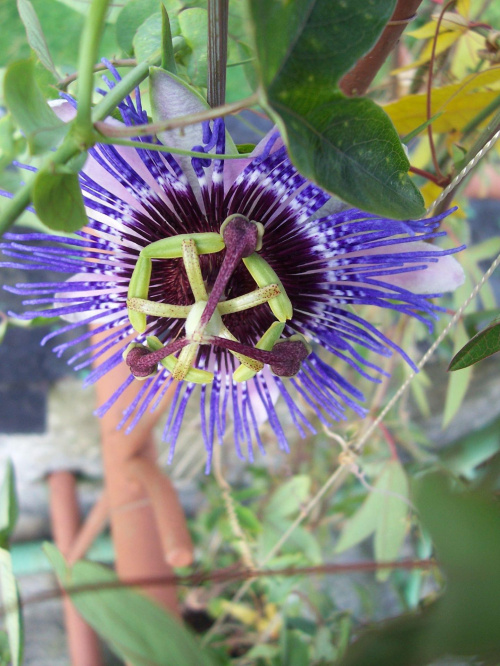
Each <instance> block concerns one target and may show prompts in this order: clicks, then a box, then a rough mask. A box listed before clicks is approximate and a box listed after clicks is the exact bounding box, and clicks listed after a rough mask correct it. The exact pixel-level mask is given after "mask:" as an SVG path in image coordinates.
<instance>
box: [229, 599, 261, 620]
mask: <svg viewBox="0 0 500 666" xmlns="http://www.w3.org/2000/svg"><path fill="white" fill-rule="evenodd" d="M222 608H223V609H224V611H225V612H226V613H230V614H231V615H232V616H233V617H234V618H236V619H237V620H239V621H240V622H242V623H243V624H246V625H248V626H253V625H254V624H255V623H256V622H257V621H258V619H259V614H258V613H257V611H255V610H253V608H249V607H248V606H246V605H245V604H237V603H233V602H232V601H226V600H223V602H222Z"/></svg>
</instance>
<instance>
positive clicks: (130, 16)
mask: <svg viewBox="0 0 500 666" xmlns="http://www.w3.org/2000/svg"><path fill="white" fill-rule="evenodd" d="M159 8H160V3H159V2H158V0H130V2H127V4H126V5H125V7H124V8H123V9H122V10H121V12H120V13H119V14H118V18H117V19H116V41H117V42H118V45H119V46H120V48H122V49H123V50H124V51H125V52H126V53H128V54H131V53H132V51H133V40H134V36H135V33H136V32H137V30H138V28H139V26H140V25H142V24H143V23H144V21H145V20H146V19H147V18H149V17H150V16H151V15H152V14H156V13H157V12H158V11H159Z"/></svg>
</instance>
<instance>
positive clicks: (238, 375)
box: [233, 321, 285, 382]
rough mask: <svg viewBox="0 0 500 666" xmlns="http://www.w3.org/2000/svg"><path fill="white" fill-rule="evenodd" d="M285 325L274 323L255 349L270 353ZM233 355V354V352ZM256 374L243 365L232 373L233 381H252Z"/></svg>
mask: <svg viewBox="0 0 500 666" xmlns="http://www.w3.org/2000/svg"><path fill="white" fill-rule="evenodd" d="M284 328H285V324H283V323H281V322H279V321H274V322H273V323H272V324H271V326H269V328H268V329H267V331H266V332H265V333H264V335H263V336H262V337H261V338H260V340H259V341H258V342H257V344H256V345H255V347H256V348H257V349H264V350H266V351H271V350H272V348H273V347H274V345H275V344H276V342H278V340H279V337H280V335H281V334H282V333H283V329H284ZM233 353H234V352H233ZM256 374H257V373H256V372H255V371H254V370H251V369H250V368H248V367H245V366H244V365H243V364H242V365H240V367H239V368H236V370H235V371H234V373H233V379H234V381H235V382H245V381H248V380H249V379H252V377H254V376H255V375H256Z"/></svg>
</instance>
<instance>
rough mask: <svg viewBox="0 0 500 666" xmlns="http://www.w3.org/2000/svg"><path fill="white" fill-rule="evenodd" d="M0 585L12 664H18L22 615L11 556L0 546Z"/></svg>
mask: <svg viewBox="0 0 500 666" xmlns="http://www.w3.org/2000/svg"><path fill="white" fill-rule="evenodd" d="M0 586H1V590H2V603H3V606H4V608H5V609H6V611H5V625H6V628H7V633H8V635H9V646H10V655H11V660H12V666H20V664H22V661H23V652H24V628H23V616H22V614H21V607H20V604H19V590H18V588H17V583H16V579H15V577H14V574H13V571H12V558H11V556H10V553H9V551H8V550H4V549H3V548H0Z"/></svg>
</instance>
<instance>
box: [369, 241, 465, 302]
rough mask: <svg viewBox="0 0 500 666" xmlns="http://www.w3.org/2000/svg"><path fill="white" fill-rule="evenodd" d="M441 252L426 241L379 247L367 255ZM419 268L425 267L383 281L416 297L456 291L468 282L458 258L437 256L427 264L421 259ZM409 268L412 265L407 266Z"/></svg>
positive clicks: (385, 277)
mask: <svg viewBox="0 0 500 666" xmlns="http://www.w3.org/2000/svg"><path fill="white" fill-rule="evenodd" d="M429 251H430V252H439V249H438V248H436V247H434V246H433V245H430V244H429V243H425V242H423V241H415V242H414V243H402V244H400V245H392V246H390V247H389V248H387V247H378V248H374V249H373V250H368V251H366V252H364V253H363V254H365V255H370V254H388V253H391V254H392V253H394V254H397V253H400V252H429ZM419 263H420V265H426V266H427V268H425V269H423V270H416V271H411V272H408V273H399V274H396V275H384V276H382V277H381V278H380V279H381V280H383V281H384V282H387V283H389V284H393V285H394V286H396V287H402V288H403V289H408V291H411V292H413V293H414V294H440V293H443V292H445V291H454V290H455V289H456V288H457V287H459V286H460V285H461V284H463V283H464V281H465V274H464V270H463V268H462V267H461V266H460V264H459V263H458V261H457V260H456V259H455V257H453V256H451V255H445V256H444V257H437V261H436V262H434V261H428V260H427V261H426V259H425V258H424V259H422V261H421V262H419ZM408 265H410V264H408Z"/></svg>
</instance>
